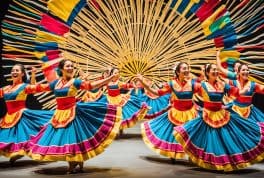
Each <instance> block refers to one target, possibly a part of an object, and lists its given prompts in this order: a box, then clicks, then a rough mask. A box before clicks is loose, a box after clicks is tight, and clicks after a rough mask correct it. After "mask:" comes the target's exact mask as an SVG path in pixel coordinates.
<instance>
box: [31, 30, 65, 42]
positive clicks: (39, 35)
mask: <svg viewBox="0 0 264 178" xmlns="http://www.w3.org/2000/svg"><path fill="white" fill-rule="evenodd" d="M36 41H38V42H57V43H65V41H66V39H65V38H64V37H61V36H58V35H54V34H51V33H48V32H44V31H40V30H37V32H36Z"/></svg>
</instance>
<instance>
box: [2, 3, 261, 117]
mask: <svg viewBox="0 0 264 178" xmlns="http://www.w3.org/2000/svg"><path fill="white" fill-rule="evenodd" d="M11 1H12V0H1V2H0V22H1V23H2V19H3V18H4V15H5V13H6V12H7V9H8V5H9V3H10V2H11ZM0 30H1V26H0ZM2 46H3V44H2V33H1V34H0V54H2ZM7 84H8V82H7V81H6V80H5V78H4V76H3V67H2V56H1V55H0V87H2V86H5V85H7ZM263 101H264V95H260V94H255V96H254V97H253V104H254V105H255V106H257V107H258V108H259V109H261V110H262V111H263V112H264V102H263ZM27 107H28V108H31V109H41V107H42V106H41V105H40V104H39V102H38V101H37V100H36V98H35V97H34V96H32V95H29V96H28V98H27ZM5 112H6V106H5V103H4V101H3V99H0V117H1V116H3V115H4V114H5Z"/></svg>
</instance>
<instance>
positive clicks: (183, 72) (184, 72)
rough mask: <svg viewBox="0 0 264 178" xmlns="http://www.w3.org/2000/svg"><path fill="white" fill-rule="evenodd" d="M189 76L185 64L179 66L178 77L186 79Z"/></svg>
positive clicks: (187, 67)
mask: <svg viewBox="0 0 264 178" xmlns="http://www.w3.org/2000/svg"><path fill="white" fill-rule="evenodd" d="M189 74H190V70H189V66H188V65H187V64H185V63H183V64H181V66H180V73H179V77H184V78H186V77H189Z"/></svg>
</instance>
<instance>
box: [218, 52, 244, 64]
mask: <svg viewBox="0 0 264 178" xmlns="http://www.w3.org/2000/svg"><path fill="white" fill-rule="evenodd" d="M219 57H220V60H221V62H225V61H226V60H227V59H228V58H233V59H237V60H239V58H240V52H238V51H235V50H230V51H221V52H220V55H219Z"/></svg>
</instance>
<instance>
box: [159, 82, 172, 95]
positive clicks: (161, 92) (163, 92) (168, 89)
mask: <svg viewBox="0 0 264 178" xmlns="http://www.w3.org/2000/svg"><path fill="white" fill-rule="evenodd" d="M168 93H171V87H170V85H169V83H166V84H165V85H164V86H163V88H161V89H159V90H158V94H159V96H163V95H166V94H168Z"/></svg>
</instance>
